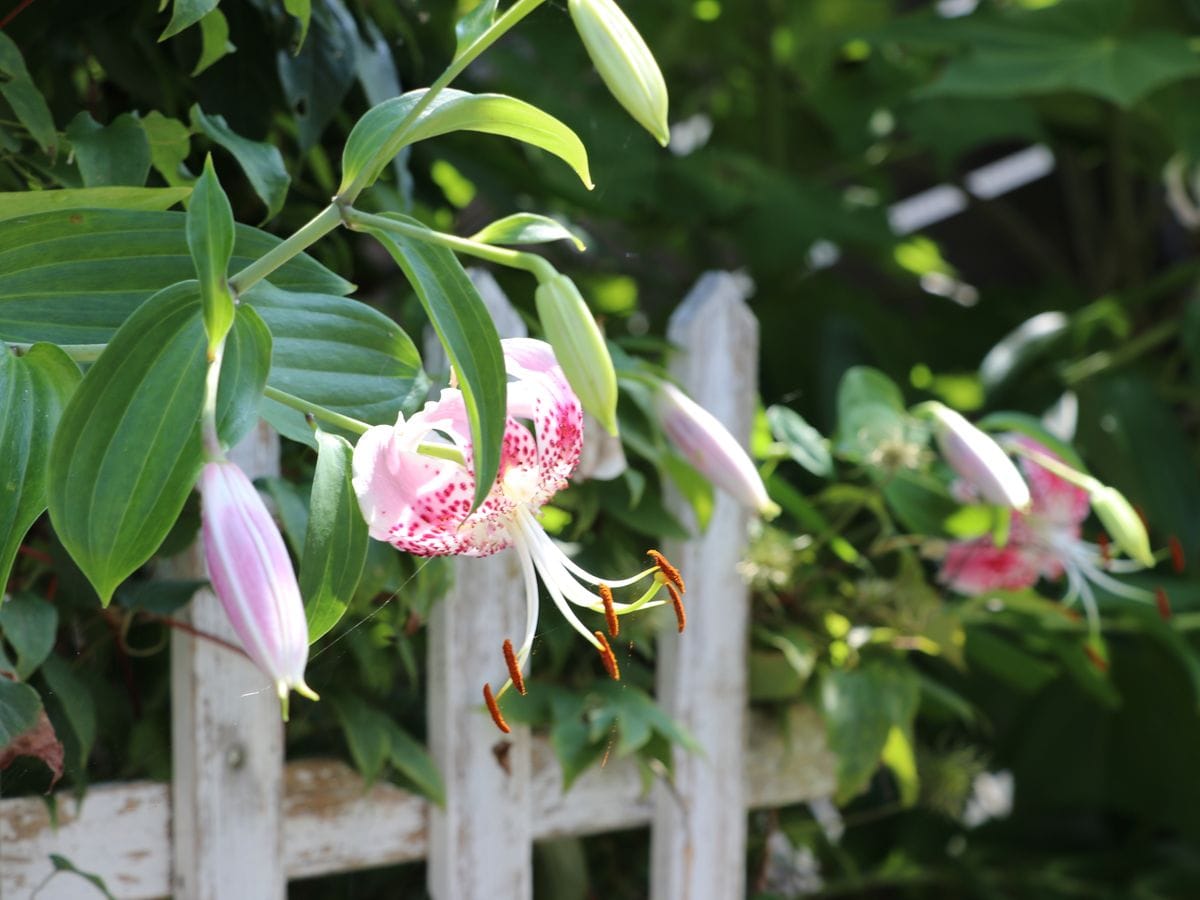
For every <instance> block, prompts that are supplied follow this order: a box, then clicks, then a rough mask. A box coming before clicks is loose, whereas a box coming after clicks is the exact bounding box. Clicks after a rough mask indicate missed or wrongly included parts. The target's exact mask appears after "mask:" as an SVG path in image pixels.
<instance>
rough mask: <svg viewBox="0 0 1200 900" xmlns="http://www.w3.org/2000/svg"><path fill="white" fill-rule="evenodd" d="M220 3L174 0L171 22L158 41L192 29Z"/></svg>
mask: <svg viewBox="0 0 1200 900" xmlns="http://www.w3.org/2000/svg"><path fill="white" fill-rule="evenodd" d="M220 2H221V0H173V5H172V7H171V21H170V22H168V23H167V27H166V29H165V30H164V31H163V33H162V34H161V35H159V38H158V39H159V40H160V41H165V40H166V39H167V38H169V37H174V36H175V35H177V34H179V32H181V31H183V30H184V29H185V28H190V27H191V26H193V25H195V24H196V23H197V22H199V21H200V20H201V19H203V18H204V17H205V16H207V15H208V14H209V13H210V12H212V11H213V10H214V9H216V8H217V4H218V3H220Z"/></svg>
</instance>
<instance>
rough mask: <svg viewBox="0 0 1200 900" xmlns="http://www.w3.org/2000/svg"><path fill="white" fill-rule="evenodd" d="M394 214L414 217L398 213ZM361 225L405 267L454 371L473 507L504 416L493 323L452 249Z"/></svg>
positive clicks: (491, 471)
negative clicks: (467, 433) (467, 429)
mask: <svg viewBox="0 0 1200 900" xmlns="http://www.w3.org/2000/svg"><path fill="white" fill-rule="evenodd" d="M393 218H396V219H397V220H398V221H406V222H409V223H413V222H414V220H412V219H406V218H405V217H403V216H394V217H393ZM366 230H367V231H369V233H370V234H371V235H373V236H374V237H375V239H376V240H378V241H379V242H380V243H381V244H383V246H384V247H385V248H386V249H387V251H388V252H389V253H391V254H392V257H393V258H394V259H395V260H396V262H397V264H398V265H399V266H400V268H401V269H402V270H403V271H404V275H405V277H406V278H407V279H408V281H409V284H411V285H412V287H413V290H414V291H416V294H417V297H418V298H419V299H420V301H421V305H422V307H424V309H425V313H426V315H428V316H429V321H430V323H431V324H432V325H433V328H434V330H435V331H436V332H437V335H438V338H439V340H441V342H442V346H443V347H445V348H446V355H447V356H448V357H449V359H450V363H451V365H452V366H453V367H454V371H455V373H456V374H457V375H458V385H459V389H460V390H461V391H462V394H463V401H464V402H465V404H466V408H467V416H468V418H469V419H470V423H471V443H472V445H473V447H474V453H475V503H474V506H478V505H479V504H480V503H482V502H483V499H484V498H485V497H486V496H487V495H488V492H489V491H490V490H491V489H492V484H493V483H494V482H495V480H496V475H497V473H498V472H499V470H500V442H501V440H502V439H503V437H504V427H505V419H506V415H507V413H506V396H507V380H508V379H507V375H506V374H505V370H504V356H503V355H502V354H501V352H500V336H499V335H498V334H497V333H496V326H495V325H494V324H493V323H492V317H491V316H490V315H489V314H488V311H487V307H486V306H484V304H483V300H482V299H481V298H480V296H479V292H478V291H476V290H475V286H474V285H473V284H472V283H471V279H470V278H468V277H467V273H466V272H465V271H464V270H463V267H462V263H460V262H459V261H458V257H456V256H455V255H454V254H453V253H452V252H451V251H449V250H447V249H446V248H444V247H438V246H435V245H433V244H428V243H425V242H423V241H418V240H414V239H412V238H408V237H403V236H401V235H397V234H393V233H391V232H386V231H382V230H379V229H366Z"/></svg>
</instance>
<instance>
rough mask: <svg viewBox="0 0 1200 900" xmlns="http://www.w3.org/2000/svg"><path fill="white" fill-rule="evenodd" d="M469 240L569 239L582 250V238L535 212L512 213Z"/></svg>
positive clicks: (522, 241)
mask: <svg viewBox="0 0 1200 900" xmlns="http://www.w3.org/2000/svg"><path fill="white" fill-rule="evenodd" d="M471 240H473V241H479V242H480V243H481V244H546V243H549V242H551V241H570V242H571V243H572V244H574V245H575V249H576V250H579V251H581V252H582V251H584V250H586V249H587V247H586V246H585V245H584V243H583V240H582V239H581V238H580V237H579V236H578V235H577V234H575V232H573V231H571V230H570V229H569V228H567V226H565V225H563V224H562V223H561V222H556V221H555V220H554V219H551V218H550V217H549V216H539V215H537V214H535V213H514V214H513V215H511V216H505V217H504V218H503V219H497V220H496V221H495V222H492V223H491V224H490V225H485V226H484V227H483V228H481V229H480V230H479V231H477V232H475V234H473V235H471Z"/></svg>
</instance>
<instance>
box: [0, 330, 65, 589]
mask: <svg viewBox="0 0 1200 900" xmlns="http://www.w3.org/2000/svg"><path fill="white" fill-rule="evenodd" d="M79 378H80V375H79V367H78V366H76V365H75V363H74V362H73V361H72V360H71V359H70V358H69V357H68V356H67V355H66V354H65V353H63V352H62V351H61V350H60V349H58V348H57V347H55V346H54V345H53V344H34V345H33V347H31V348H30V350H29V352H28V353H26V354H25V355H24V356H15V355H13V354H12V353H10V352H9V351H8V350H7V349H4V348H3V347H2V346H0V412H2V413H3V415H0V460H3V461H4V463H3V474H2V475H0V585H3V584H7V583H8V576H9V573H10V572H11V571H12V564H13V560H14V559H16V555H17V549H18V548H19V547H20V545H21V541H23V540H24V539H25V534H26V532H28V531H29V529H30V527H31V526H32V525H33V523H34V522H35V521H36V520H37V518H38V516H40V515H41V514H42V512H43V511H44V510H45V509H46V488H47V484H46V455H47V453H48V452H49V449H50V441H51V439H52V438H53V437H54V431H55V429H56V428H57V427H58V420H59V418H60V417H61V416H62V411H63V407H64V406H66V404H67V400H68V398H69V397H70V396H71V393H72V392H73V391H74V390H75V386H76V385H77V384H79Z"/></svg>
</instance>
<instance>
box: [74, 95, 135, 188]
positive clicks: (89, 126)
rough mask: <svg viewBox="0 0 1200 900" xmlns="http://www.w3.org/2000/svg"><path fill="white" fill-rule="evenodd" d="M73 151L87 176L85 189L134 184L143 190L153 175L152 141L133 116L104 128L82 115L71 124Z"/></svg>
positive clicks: (119, 118) (118, 119)
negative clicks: (149, 177)
mask: <svg viewBox="0 0 1200 900" xmlns="http://www.w3.org/2000/svg"><path fill="white" fill-rule="evenodd" d="M67 138H68V139H69V140H70V142H71V152H72V153H73V154H74V156H75V162H76V163H77V164H78V165H79V172H80V174H81V175H83V184H84V187H104V186H107V185H130V186H132V187H141V186H142V185H143V184H145V183H146V176H147V175H148V174H149V173H150V142H149V140H147V139H146V132H145V129H143V128H142V126H141V123H140V122H139V121H138V118H137V116H136V115H134V114H133V113H124V114H122V115H120V116H117V117H116V118H115V119H113V120H112V121H111V122H110V123H109V124H108V125H100V124H99V123H98V122H97V121H96V120H95V119H93V118H92V117H91V115H90V114H89V113H86V112H81V113H79V114H78V115H76V116H75V118H74V119H72V120H71V121H70V123H69V124H68V125H67Z"/></svg>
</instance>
